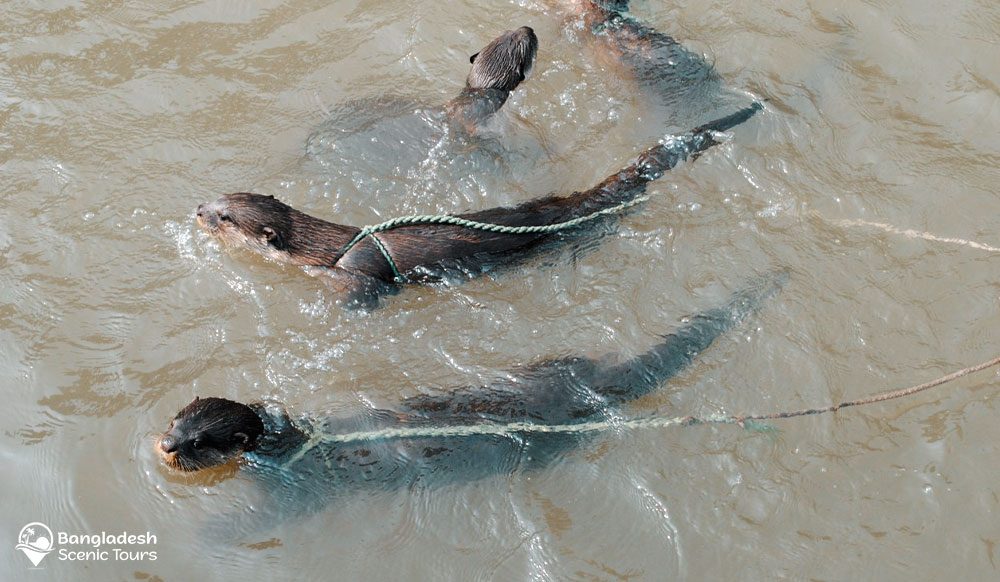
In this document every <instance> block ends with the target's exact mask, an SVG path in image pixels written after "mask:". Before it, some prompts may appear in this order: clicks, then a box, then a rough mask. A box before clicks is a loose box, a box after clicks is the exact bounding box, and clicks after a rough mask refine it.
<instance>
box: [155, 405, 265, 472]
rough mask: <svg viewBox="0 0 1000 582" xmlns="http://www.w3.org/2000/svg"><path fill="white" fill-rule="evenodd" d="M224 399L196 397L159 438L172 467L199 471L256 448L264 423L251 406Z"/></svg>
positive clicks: (161, 450) (159, 448)
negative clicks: (234, 404) (236, 404)
mask: <svg viewBox="0 0 1000 582" xmlns="http://www.w3.org/2000/svg"><path fill="white" fill-rule="evenodd" d="M232 404H233V403H232V401H230V400H226V399H224V398H195V399H194V400H193V401H192V402H191V404H188V405H187V406H185V407H184V408H183V409H182V410H181V411H180V412H178V413H177V416H175V417H174V420H172V421H171V422H170V426H169V427H168V428H167V432H165V433H163V434H162V435H160V437H159V438H158V439H157V443H156V450H157V452H159V454H160V457H161V458H162V459H163V462H164V463H166V464H167V465H168V466H169V467H171V468H173V469H178V470H181V471H197V470H198V469H204V468H207V467H212V466H215V465H220V464H223V463H226V462H228V461H229V460H230V459H232V458H234V457H236V456H238V455H240V454H242V453H244V452H247V451H252V450H254V449H255V448H256V446H257V442H258V440H259V438H260V436H261V435H262V434H264V423H263V422H262V421H261V419H260V417H259V416H258V415H257V414H256V413H255V412H254V411H253V410H252V409H251V408H250V407H248V406H243V405H240V406H233V405H232Z"/></svg>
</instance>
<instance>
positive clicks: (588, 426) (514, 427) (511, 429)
mask: <svg viewBox="0 0 1000 582" xmlns="http://www.w3.org/2000/svg"><path fill="white" fill-rule="evenodd" d="M997 365H1000V356H998V357H995V358H993V359H991V360H987V361H985V362H982V363H979V364H976V365H974V366H969V367H967V368H962V369H961V370H958V371H956V372H952V373H950V374H947V375H945V376H942V377H940V378H937V379H936V380H931V381H930V382H924V383H922V384H917V385H915V386H910V387H909V388H902V389H898V390H889V391H885V392H880V393H878V394H874V395H872V396H866V397H863V398H857V399H854V400H847V401H844V402H841V403H839V404H833V405H830V406H826V407H821V408H804V409H800V410H794V411H788V412H773V413H769V414H744V415H723V414H713V415H708V416H700V417H699V416H673V417H661V416H654V417H646V418H635V419H626V420H598V421H592V422H581V423H572V424H538V423H534V422H511V423H506V424H487V423H482V424H467V425H455V426H439V427H402V428H400V427H397V428H387V429H382V430H372V431H358V432H350V433H342V434H325V433H320V434H314V435H313V436H312V437H311V438H310V439H309V442H308V443H306V444H305V445H303V447H302V449H300V450H299V452H298V453H297V454H296V455H295V456H294V457H293V458H292V459H290V460H289V462H293V461H294V460H297V459H299V458H301V457H302V456H303V455H304V454H305V453H306V452H307V451H308V450H309V449H311V448H312V447H314V446H316V445H318V444H323V443H352V442H363V441H371V440H382V439H413V438H442V437H468V436H478V435H491V436H513V435H516V434H524V433H560V434H581V433H587V432H598V431H607V430H616V429H617V430H625V429H649V428H661V429H662V428H671V427H676V426H691V425H696V424H738V425H741V426H745V425H747V423H750V422H756V421H764V420H778V419H783V418H794V417H797V416H808V415H812V414H823V413H827V412H836V411H837V410H839V409H841V408H848V407H851V406H859V405H866V404H874V403H877V402H884V401H886V400H893V399H896V398H902V397H905V396H911V395H913V394H916V393H918V392H923V391H925V390H929V389H931V388H934V387H937V386H940V385H942V384H947V383H948V382H952V381H954V380H957V379H959V378H961V377H963V376H967V375H969V374H972V373H975V372H979V371H982V370H985V369H987V368H992V367H995V366H997Z"/></svg>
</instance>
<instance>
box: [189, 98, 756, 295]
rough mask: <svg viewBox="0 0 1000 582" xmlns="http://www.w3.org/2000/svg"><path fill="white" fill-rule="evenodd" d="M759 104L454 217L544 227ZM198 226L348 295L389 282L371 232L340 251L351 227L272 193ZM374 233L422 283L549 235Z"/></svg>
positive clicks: (603, 200) (220, 205)
mask: <svg viewBox="0 0 1000 582" xmlns="http://www.w3.org/2000/svg"><path fill="white" fill-rule="evenodd" d="M759 109H760V105H758V104H754V105H753V106H752V107H748V108H746V109H743V110H740V111H738V112H737V113H734V114H732V115H729V116H727V117H724V118H722V119H719V120H716V121H713V122H711V123H708V124H705V125H703V126H700V127H698V128H695V129H694V130H692V131H691V132H688V133H687V134H685V135H684V136H679V137H678V138H676V139H675V140H674V141H673V142H670V143H668V144H665V145H664V144H661V145H657V146H654V147H652V148H650V149H648V150H646V151H645V152H643V153H642V154H641V155H640V156H639V157H638V159H636V160H635V162H633V163H632V164H630V165H628V166H626V167H625V168H623V169H622V170H619V171H618V172H615V173H614V174H612V175H611V176H609V177H607V178H606V179H605V180H603V181H602V182H601V183H600V184H598V185H597V186H595V187H593V188H591V189H589V190H585V191H583V192H576V193H574V194H572V195H570V196H564V197H558V196H550V197H547V198H542V199H538V200H532V201H529V202H525V203H523V204H520V205H518V206H515V207H513V208H492V209H489V210H482V211H479V212H471V213H466V214H460V215H458V216H460V217H463V218H467V219H470V220H475V221H479V222H486V223H493V224H502V225H506V226H525V225H532V226H536V225H547V224H553V223H557V222H563V221H566V220H570V219H573V218H577V217H581V216H585V215H588V214H591V213H593V212H596V211H599V210H601V209H605V208H609V207H612V206H615V205H617V204H620V203H622V202H625V201H628V200H631V199H633V198H634V197H635V196H637V195H639V194H641V193H642V192H644V191H645V188H646V185H647V184H648V183H649V182H651V181H652V180H655V179H657V178H659V177H660V176H661V175H663V173H664V172H666V171H668V170H670V169H671V168H673V167H674V166H676V165H677V164H678V163H679V162H681V161H682V160H685V159H688V158H691V157H696V156H697V155H699V154H700V153H701V152H702V151H704V150H705V149H707V148H709V147H711V146H712V145H715V144H716V143H718V142H716V141H715V138H714V137H713V133H714V132H716V131H724V130H727V129H730V128H732V127H733V126H735V125H738V124H740V123H742V122H743V121H746V120H747V119H749V118H750V117H751V116H752V115H753V114H754V113H756V112H757V111H758V110H759ZM197 216H198V223H199V224H200V225H201V226H202V227H203V228H205V229H206V230H207V231H208V232H209V233H210V234H212V235H214V236H216V237H218V238H219V239H220V240H222V241H223V242H224V243H227V244H229V245H234V246H243V247H245V248H248V249H251V250H254V251H256V252H259V253H261V254H262V255H264V256H267V257H270V258H272V259H274V260H277V261H280V262H283V263H289V264H293V265H300V266H305V267H325V268H326V269H324V271H323V272H324V273H325V274H328V275H331V276H332V278H333V280H334V287H335V288H337V289H338V290H342V291H345V292H347V293H348V294H349V295H351V296H352V298H353V299H360V298H361V297H359V296H358V295H359V294H365V293H370V292H372V291H375V290H377V288H378V286H379V284H390V283H393V282H394V274H393V272H392V268H391V266H390V265H389V263H388V261H386V260H385V258H384V257H383V256H382V254H381V252H380V251H379V249H378V247H377V246H376V244H375V242H373V241H372V240H371V237H368V238H366V239H363V240H362V241H360V242H359V243H357V244H356V245H355V246H354V247H353V248H351V249H350V250H349V251H347V252H346V253H343V254H342V250H343V248H344V247H345V245H346V244H347V243H348V242H349V241H351V239H353V238H354V236H355V235H356V234H357V233H358V232H359V231H360V229H358V228H357V227H353V226H345V225H340V224H335V223H332V222H327V221H325V220H321V219H319V218H316V217H313V216H310V215H308V214H305V213H303V212H299V211H298V210H295V209H294V208H292V207H290V206H288V205H286V204H284V203H282V202H280V201H279V200H277V199H275V198H274V197H273V196H262V195H259V194H249V193H239V194H228V195H225V196H223V197H221V198H219V199H218V200H216V201H215V202H213V203H211V204H202V205H200V206H199V207H198V212H197ZM374 236H377V237H378V240H379V241H380V242H381V244H382V245H383V246H384V247H385V249H386V250H387V251H388V253H389V255H390V256H391V257H392V259H393V261H394V262H395V264H396V267H397V269H398V270H399V272H400V273H401V274H402V275H404V276H405V277H406V278H407V279H408V280H409V281H411V282H421V281H426V280H427V277H426V270H428V269H430V270H433V269H434V268H435V267H441V266H445V265H451V264H456V263H461V264H462V265H463V266H464V267H465V268H467V269H474V268H475V267H476V266H478V265H481V264H483V263H484V262H496V261H497V260H499V261H500V262H511V261H512V260H513V259H515V258H516V257H518V256H522V255H520V254H519V253H516V251H521V250H525V249H527V248H529V247H531V246H533V245H535V244H537V243H538V242H540V241H542V240H543V239H546V238H548V237H550V236H551V235H545V234H502V233H495V232H487V231H483V230H474V229H470V228H465V227H460V226H450V225H427V224H425V225H413V226H401V227H398V228H395V229H392V230H388V231H384V232H380V233H378V234H376V235H374Z"/></svg>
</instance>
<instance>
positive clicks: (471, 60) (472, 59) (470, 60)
mask: <svg viewBox="0 0 1000 582" xmlns="http://www.w3.org/2000/svg"><path fill="white" fill-rule="evenodd" d="M478 56H479V53H476V54H474V55H472V56H471V57H469V64H470V65H471V64H472V63H474V62H476V57H478Z"/></svg>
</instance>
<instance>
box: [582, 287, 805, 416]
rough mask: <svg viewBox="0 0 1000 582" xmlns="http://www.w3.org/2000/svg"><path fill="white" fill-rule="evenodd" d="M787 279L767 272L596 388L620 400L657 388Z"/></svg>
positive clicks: (615, 368)
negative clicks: (724, 303)
mask: <svg viewBox="0 0 1000 582" xmlns="http://www.w3.org/2000/svg"><path fill="white" fill-rule="evenodd" d="M787 280H788V272H787V271H778V272H774V273H770V274H769V275H766V276H764V277H761V278H760V279H759V280H756V281H755V282H754V284H753V285H751V286H749V287H747V288H745V289H743V290H742V291H739V292H737V293H736V294H734V295H733V296H732V297H731V298H730V300H729V302H728V303H727V304H726V305H724V306H722V307H717V308H715V309H711V310H709V311H706V312H704V313H701V314H699V315H696V316H694V317H692V318H691V320H690V321H689V322H687V323H686V324H685V325H684V326H683V327H682V328H680V329H679V330H677V331H676V332H674V333H672V334H670V335H667V336H665V337H664V339H663V342H661V343H659V344H657V345H655V346H653V347H652V348H651V349H650V350H649V351H647V352H646V353H644V354H641V355H639V356H636V357H634V358H632V359H631V360H628V361H626V362H623V363H622V364H619V365H617V366H612V367H611V368H609V369H608V370H607V374H608V375H607V376H606V378H607V382H606V383H605V386H606V387H605V388H603V389H598V391H599V392H601V393H602V395H603V396H605V397H606V398H608V399H609V400H611V401H612V402H614V403H619V404H620V403H623V402H628V401H630V400H634V399H636V398H639V397H641V396H643V395H645V394H647V393H648V392H650V391H652V390H654V389H656V388H657V387H658V386H660V385H661V384H663V382H665V381H666V380H667V379H668V378H670V377H672V376H674V375H676V374H677V373H679V372H680V371H681V370H683V369H684V368H686V367H687V366H688V365H689V364H690V363H691V362H692V361H693V360H694V358H695V357H696V356H697V355H698V354H699V353H701V352H702V351H704V350H705V349H706V348H708V347H709V346H710V345H711V344H712V342H713V341H715V339H716V338H718V337H719V336H720V335H722V334H724V333H726V332H727V331H729V330H731V329H732V328H733V327H735V326H736V325H738V324H739V323H740V322H742V321H743V320H744V319H746V318H747V317H748V316H749V315H751V314H753V313H755V312H756V311H758V310H759V309H760V308H761V306H762V305H763V303H764V301H765V300H766V299H768V298H769V297H771V296H773V295H775V294H776V293H777V292H778V291H779V290H780V289H781V287H782V286H783V285H784V283H785V281H787Z"/></svg>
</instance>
